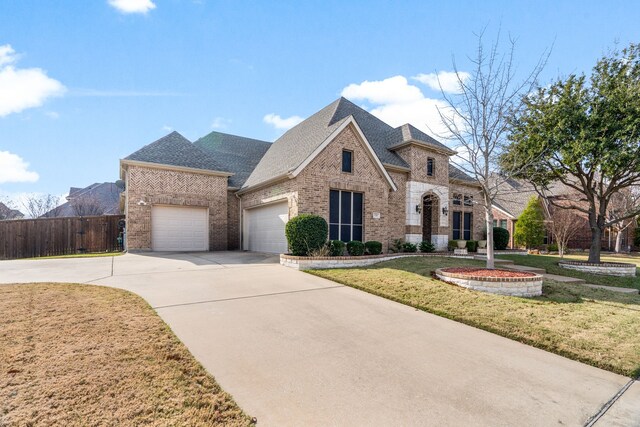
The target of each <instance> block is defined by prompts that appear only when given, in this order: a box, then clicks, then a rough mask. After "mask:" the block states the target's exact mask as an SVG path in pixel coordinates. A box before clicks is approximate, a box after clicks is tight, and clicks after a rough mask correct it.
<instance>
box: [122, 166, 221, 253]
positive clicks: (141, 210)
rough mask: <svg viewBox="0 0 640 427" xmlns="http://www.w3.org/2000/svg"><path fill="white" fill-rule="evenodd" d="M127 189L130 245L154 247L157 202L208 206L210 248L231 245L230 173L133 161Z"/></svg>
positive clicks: (159, 203) (127, 179)
mask: <svg viewBox="0 0 640 427" xmlns="http://www.w3.org/2000/svg"><path fill="white" fill-rule="evenodd" d="M125 192H126V195H125V200H126V201H125V214H126V215H127V248H128V249H130V250H151V227H152V224H151V208H152V207H153V206H154V205H174V206H194V207H195V206H198V207H207V208H208V209H209V225H210V226H209V249H210V250H225V249H227V178H226V177H220V176H213V175H208V174H199V173H193V172H183V171H171V170H164V169H154V168H149V167H142V166H132V165H129V166H127V170H126V190H125ZM140 202H142V203H140Z"/></svg>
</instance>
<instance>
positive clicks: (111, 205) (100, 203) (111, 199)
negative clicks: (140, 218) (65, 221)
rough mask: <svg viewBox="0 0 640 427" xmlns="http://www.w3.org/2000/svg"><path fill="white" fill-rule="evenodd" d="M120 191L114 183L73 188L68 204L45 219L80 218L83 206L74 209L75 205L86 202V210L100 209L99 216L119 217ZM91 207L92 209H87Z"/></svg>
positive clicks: (45, 215) (98, 183) (48, 214)
mask: <svg viewBox="0 0 640 427" xmlns="http://www.w3.org/2000/svg"><path fill="white" fill-rule="evenodd" d="M121 192H122V189H120V188H119V187H118V186H117V185H116V184H115V183H113V182H96V183H95V184H91V185H90V186H88V187H85V188H78V187H71V188H70V189H69V195H68V196H67V200H68V201H67V202H65V203H63V204H61V205H60V206H58V207H56V208H54V209H52V210H51V211H49V212H47V213H46V214H44V215H43V217H49V216H51V217H69V216H78V211H79V210H82V205H79V206H76V207H74V203H76V202H78V203H82V202H85V203H87V205H85V209H89V210H93V209H99V210H100V212H99V213H96V214H98V215H118V214H120V213H121V212H120V193H121ZM87 206H90V208H87Z"/></svg>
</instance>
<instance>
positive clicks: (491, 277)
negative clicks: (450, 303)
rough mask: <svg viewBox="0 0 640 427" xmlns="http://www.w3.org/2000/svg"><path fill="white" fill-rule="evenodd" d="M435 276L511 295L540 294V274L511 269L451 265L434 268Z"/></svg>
mask: <svg viewBox="0 0 640 427" xmlns="http://www.w3.org/2000/svg"><path fill="white" fill-rule="evenodd" d="M436 277H437V278H438V279H440V280H442V281H444V282H447V283H453V284H454V285H458V286H462V287H463V288H468V289H473V290H476V291H483V292H489V293H492V294H499V295H509V296H513V297H535V296H538V295H542V276H541V275H539V274H535V273H528V272H522V271H513V270H501V269H495V270H489V269H487V268H473V267H451V268H439V269H437V270H436Z"/></svg>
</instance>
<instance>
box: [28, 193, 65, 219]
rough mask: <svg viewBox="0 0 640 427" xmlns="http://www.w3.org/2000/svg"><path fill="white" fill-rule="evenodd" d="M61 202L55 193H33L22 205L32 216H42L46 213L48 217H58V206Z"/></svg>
mask: <svg viewBox="0 0 640 427" xmlns="http://www.w3.org/2000/svg"><path fill="white" fill-rule="evenodd" d="M59 204H60V200H59V198H58V197H56V196H54V195H53V194H32V195H30V196H28V197H27V198H26V199H25V200H24V202H22V206H23V207H24V210H25V212H26V214H27V216H29V217H30V218H40V217H41V216H45V215H46V217H47V218H50V217H57V216H58V212H57V210H56V208H57V207H58V205H59Z"/></svg>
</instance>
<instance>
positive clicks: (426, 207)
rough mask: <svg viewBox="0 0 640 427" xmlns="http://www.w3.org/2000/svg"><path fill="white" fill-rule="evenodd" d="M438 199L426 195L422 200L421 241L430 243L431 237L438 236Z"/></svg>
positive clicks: (432, 195)
mask: <svg viewBox="0 0 640 427" xmlns="http://www.w3.org/2000/svg"><path fill="white" fill-rule="evenodd" d="M439 206H440V203H439V200H438V197H437V196H435V195H434V194H426V195H425V196H424V197H423V198H422V240H423V241H426V242H431V241H432V239H431V237H432V236H433V235H435V234H438V220H439V218H438V208H439Z"/></svg>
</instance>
